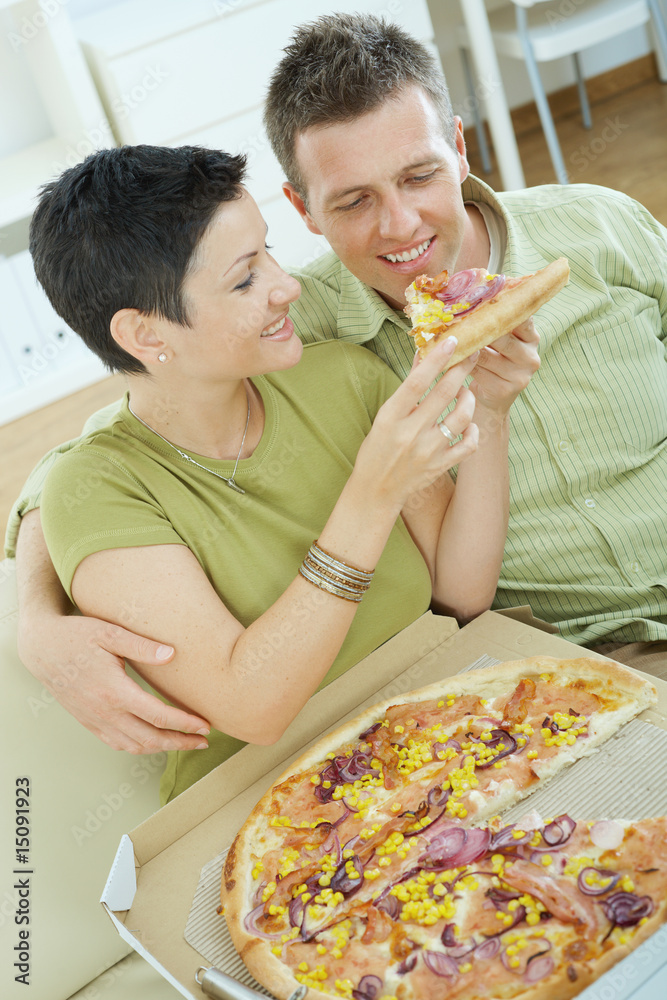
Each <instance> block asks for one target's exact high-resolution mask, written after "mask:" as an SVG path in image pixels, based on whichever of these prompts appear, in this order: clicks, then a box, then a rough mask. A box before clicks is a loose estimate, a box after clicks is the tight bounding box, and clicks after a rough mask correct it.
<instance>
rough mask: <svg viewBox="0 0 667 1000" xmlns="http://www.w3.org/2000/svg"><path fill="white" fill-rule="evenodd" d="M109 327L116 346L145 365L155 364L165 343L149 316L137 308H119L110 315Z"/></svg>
mask: <svg viewBox="0 0 667 1000" xmlns="http://www.w3.org/2000/svg"><path fill="white" fill-rule="evenodd" d="M109 329H110V331H111V336H112V337H113V339H114V340H115V341H116V343H117V344H118V346H119V347H122V348H123V350H124V351H127V353H128V354H131V355H132V357H133V358H136V359H137V361H141V363H142V364H144V365H146V366H148V365H154V364H156V362H157V360H158V355H160V354H162V355H164V352H165V349H166V344H165V343H164V341H163V340H162V338H161V337H160V336H159V334H158V332H157V331H156V330H155V328H154V327H153V325H152V324H151V321H150V317H148V316H145V315H144V314H143V313H140V312H139V310H138V309H119V310H118V312H116V313H114V315H113V316H112V317H111V323H110V324H109Z"/></svg>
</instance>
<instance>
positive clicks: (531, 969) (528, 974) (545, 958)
mask: <svg viewBox="0 0 667 1000" xmlns="http://www.w3.org/2000/svg"><path fill="white" fill-rule="evenodd" d="M553 971H554V960H553V958H552V957H551V955H546V954H545V953H544V952H541V953H540V954H538V955H533V956H532V957H531V958H529V959H528V964H527V965H526V971H525V972H524V974H523V981H524V983H538V982H539V981H540V979H545V978H546V976H549V975H551V973H552V972H553Z"/></svg>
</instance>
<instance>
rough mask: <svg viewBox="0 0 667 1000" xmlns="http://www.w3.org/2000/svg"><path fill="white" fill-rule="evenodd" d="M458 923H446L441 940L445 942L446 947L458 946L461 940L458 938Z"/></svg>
mask: <svg viewBox="0 0 667 1000" xmlns="http://www.w3.org/2000/svg"><path fill="white" fill-rule="evenodd" d="M455 927H456V924H445V926H444V928H443V930H442V934H441V936H440V940H441V941H442V943H443V944H444V946H445V948H458V947H459V944H460V942H459V941H457V940H456V933H455V930H454V928H455Z"/></svg>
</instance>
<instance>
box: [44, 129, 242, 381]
mask: <svg viewBox="0 0 667 1000" xmlns="http://www.w3.org/2000/svg"><path fill="white" fill-rule="evenodd" d="M244 172H245V157H243V156H231V155H229V154H228V153H223V152H221V151H219V150H212V149H201V148H199V147H197V146H181V147H179V148H176V149H172V148H167V147H160V146H122V147H121V148H120V149H102V150H100V151H99V152H97V153H93V154H92V155H91V156H89V157H87V159H85V160H84V161H83V163H79V164H77V165H76V166H75V167H71V168H70V169H69V170H66V171H65V172H64V173H63V174H61V175H60V177H58V178H57V179H56V180H54V181H50V182H49V183H48V184H46V185H45V186H44V187H43V188H42V191H41V197H40V200H39V204H38V206H37V209H36V211H35V214H34V216H33V218H32V222H31V225H30V253H31V254H32V259H33V263H34V266H35V273H36V275H37V278H38V280H39V282H40V284H41V285H42V286H43V288H44V291H45V292H46V294H47V295H48V297H49V300H50V302H51V305H52V306H53V308H54V309H55V310H56V312H57V313H58V315H59V316H61V317H62V318H63V319H64V320H65V322H66V323H68V324H69V326H71V327H72V329H73V330H75V331H76V332H77V333H78V334H79V336H80V337H81V338H82V340H83V341H84V342H85V343H86V345H87V346H88V347H89V348H90V349H91V350H92V351H94V352H95V354H97V355H98V357H100V358H101V359H102V361H103V362H104V363H105V365H106V366H107V368H109V369H110V370H111V371H125V372H131V373H135V374H137V373H143V374H148V370H147V369H146V368H145V367H144V365H143V364H142V363H141V362H140V361H138V360H137V359H136V358H133V357H132V356H131V355H130V354H128V353H127V352H126V351H124V350H123V349H122V348H121V347H119V345H118V344H117V343H116V342H115V340H114V339H113V337H112V336H111V333H110V329H109V326H110V323H111V319H112V317H113V315H114V313H116V312H117V311H118V310H119V309H124V308H133V309H138V310H139V311H140V312H141V313H144V314H149V313H154V314H156V315H158V316H160V317H162V318H163V319H167V320H171V321H172V322H175V323H180V324H181V325H182V326H190V319H189V316H188V303H187V301H186V297H185V296H184V293H183V282H184V280H185V278H186V277H187V275H188V273H189V271H190V269H191V267H192V264H193V257H194V254H195V251H196V249H197V246H198V244H199V242H200V240H201V238H202V236H203V235H204V233H205V232H206V229H207V228H208V226H209V224H210V222H211V220H212V218H213V216H214V215H215V213H216V211H217V209H218V207H219V206H220V205H221V204H222V203H223V202H226V201H231V200H232V199H234V198H237V197H239V196H240V194H241V182H242V180H243V176H244Z"/></svg>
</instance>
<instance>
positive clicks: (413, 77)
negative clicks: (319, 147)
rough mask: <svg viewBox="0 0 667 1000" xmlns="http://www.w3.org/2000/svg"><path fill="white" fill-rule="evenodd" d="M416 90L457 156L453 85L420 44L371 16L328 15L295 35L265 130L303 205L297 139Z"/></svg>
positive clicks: (276, 78) (276, 80)
mask: <svg viewBox="0 0 667 1000" xmlns="http://www.w3.org/2000/svg"><path fill="white" fill-rule="evenodd" d="M415 84H416V85H418V86H420V87H421V88H422V89H423V90H424V91H425V92H426V94H427V95H428V96H429V97H430V98H431V100H432V101H433V104H434V106H435V108H436V110H437V112H438V114H439V116H440V120H441V122H442V129H443V135H444V136H445V138H446V139H447V141H448V142H450V143H451V145H452V147H453V148H454V147H455V138H454V136H455V125H454V115H453V111H452V105H451V101H450V99H449V92H448V90H447V84H446V83H445V80H444V77H443V76H442V73H441V71H440V67H439V65H438V63H437V61H436V60H435V59H434V58H433V56H432V55H431V53H430V52H429V51H428V49H427V48H426V47H425V46H424V45H422V43H421V42H418V41H417V40H416V39H414V38H412V37H411V35H409V34H408V33H407V32H406V31H404V30H403V29H402V28H400V27H398V25H396V24H390V23H387V22H385V21H383V20H382V19H381V18H379V17H373V16H372V15H369V14H330V15H325V16H323V17H319V18H317V20H315V21H312V22H310V23H308V24H303V25H301V26H300V27H299V28H297V30H296V32H295V34H294V36H293V38H292V41H291V42H290V44H289V45H287V46H286V48H285V55H284V56H283V58H282V59H281V60H280V62H279V63H278V65H277V67H276V69H275V70H274V72H273V75H272V77H271V82H270V85H269V90H268V96H267V100H266V105H265V108H264V126H265V128H266V132H267V135H268V137H269V142H270V143H271V148H272V149H273V152H274V153H275V155H276V158H277V159H278V161H279V163H280V165H281V167H282V168H283V171H284V172H285V177H286V178H287V180H288V181H290V183H291V184H293V186H294V187H295V188H296V190H297V191H298V192H299V194H300V195H301V197H302V198H303V199H304V201H305V200H306V196H307V192H306V190H305V184H304V180H303V178H302V176H301V174H300V172H299V166H298V163H297V160H296V154H295V147H296V139H297V136H298V135H299V134H300V133H301V132H305V131H306V129H309V128H314V127H325V126H327V125H334V124H339V123H341V122H346V121H352V120H353V119H355V118H358V117H359V116H361V115H364V114H367V113H368V112H369V111H374V110H376V109H377V108H378V107H379V106H380V105H381V104H382V103H383V102H384V101H386V100H387V99H391V98H396V97H397V96H399V94H400V93H401V92H402V91H403V90H404V89H405V87H408V86H410V85H415Z"/></svg>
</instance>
